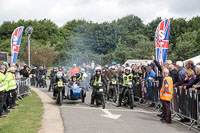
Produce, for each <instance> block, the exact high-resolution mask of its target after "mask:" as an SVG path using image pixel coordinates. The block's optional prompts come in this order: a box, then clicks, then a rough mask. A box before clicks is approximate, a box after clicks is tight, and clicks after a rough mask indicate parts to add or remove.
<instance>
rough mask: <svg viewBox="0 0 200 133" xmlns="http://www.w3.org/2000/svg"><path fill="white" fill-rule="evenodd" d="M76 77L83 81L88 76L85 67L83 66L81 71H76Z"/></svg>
mask: <svg viewBox="0 0 200 133" xmlns="http://www.w3.org/2000/svg"><path fill="white" fill-rule="evenodd" d="M76 77H77V80H78V81H83V80H85V78H87V73H86V72H85V69H84V68H81V71H80V73H76Z"/></svg>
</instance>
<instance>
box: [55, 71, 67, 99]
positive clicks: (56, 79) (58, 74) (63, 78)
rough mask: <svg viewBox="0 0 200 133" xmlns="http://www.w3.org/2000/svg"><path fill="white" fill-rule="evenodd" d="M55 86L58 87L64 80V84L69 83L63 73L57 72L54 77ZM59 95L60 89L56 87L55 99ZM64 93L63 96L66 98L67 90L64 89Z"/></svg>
mask: <svg viewBox="0 0 200 133" xmlns="http://www.w3.org/2000/svg"><path fill="white" fill-rule="evenodd" d="M53 80H54V84H55V85H56V84H57V83H58V81H60V80H62V81H63V83H67V79H66V78H65V77H64V75H63V73H62V72H57V74H56V75H55V76H54V79H53ZM57 93H58V89H57V87H56V86H55V87H54V89H53V98H55V97H56V94H57ZM62 93H63V96H65V89H63V91H62Z"/></svg>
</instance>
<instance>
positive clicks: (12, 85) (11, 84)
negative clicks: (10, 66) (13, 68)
mask: <svg viewBox="0 0 200 133" xmlns="http://www.w3.org/2000/svg"><path fill="white" fill-rule="evenodd" d="M6 78H7V82H8V91H10V90H14V89H16V88H17V85H16V80H15V75H14V74H12V73H10V72H7V73H6Z"/></svg>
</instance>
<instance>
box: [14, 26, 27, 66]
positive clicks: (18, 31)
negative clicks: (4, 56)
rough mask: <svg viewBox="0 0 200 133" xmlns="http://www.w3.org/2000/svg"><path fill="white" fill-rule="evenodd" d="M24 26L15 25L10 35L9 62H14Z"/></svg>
mask: <svg viewBox="0 0 200 133" xmlns="http://www.w3.org/2000/svg"><path fill="white" fill-rule="evenodd" d="M23 30H24V27H23V26H20V27H17V28H16V29H15V30H14V31H13V33H12V36H11V63H16V61H17V56H18V52H19V47H20V43H21V39H22V34H23Z"/></svg>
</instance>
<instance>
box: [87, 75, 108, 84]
mask: <svg viewBox="0 0 200 133" xmlns="http://www.w3.org/2000/svg"><path fill="white" fill-rule="evenodd" d="M95 77H97V81H98V80H99V76H97V75H96V74H95V75H93V76H92V78H91V79H90V85H91V86H93V84H94V81H95ZM101 82H102V83H103V87H105V86H106V80H105V77H104V76H102V75H101Z"/></svg>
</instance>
